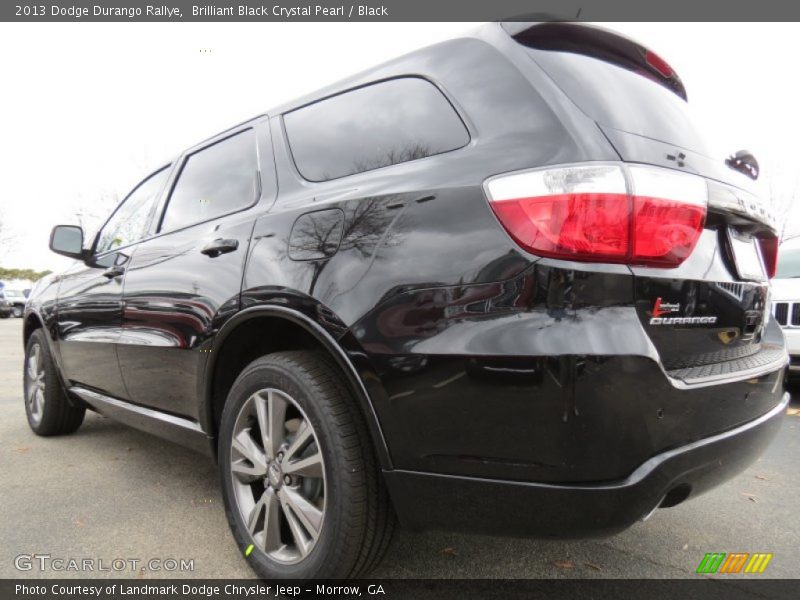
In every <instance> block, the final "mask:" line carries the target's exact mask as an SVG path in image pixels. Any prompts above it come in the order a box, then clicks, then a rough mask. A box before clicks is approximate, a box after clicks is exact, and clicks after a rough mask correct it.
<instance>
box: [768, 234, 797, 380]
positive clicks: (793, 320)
mask: <svg viewBox="0 0 800 600" xmlns="http://www.w3.org/2000/svg"><path fill="white" fill-rule="evenodd" d="M772 315H773V316H774V317H775V320H776V321H777V322H778V324H779V325H780V326H781V329H783V334H784V336H785V337H786V348H787V349H788V351H789V355H790V356H791V363H790V365H789V370H790V371H791V372H792V373H798V372H800V247H798V246H793V247H792V248H785V247H782V248H781V249H780V252H779V254H778V272H777V273H776V274H775V278H774V279H773V280H772Z"/></svg>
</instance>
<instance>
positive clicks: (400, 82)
mask: <svg viewBox="0 0 800 600" xmlns="http://www.w3.org/2000/svg"><path fill="white" fill-rule="evenodd" d="M283 118H284V124H285V128H286V135H287V136H288V138H289V146H290V147H291V151H292V155H293V157H294V160H295V164H296V165H297V169H298V171H300V174H301V175H302V176H303V177H305V178H306V179H308V180H310V181H327V180H329V179H336V178H338V177H344V176H345V175H353V174H355V173H362V172H364V171H370V170H372V169H379V168H381V167H386V166H389V165H394V164H398V163H403V162H408V161H410V160H416V159H418V158H425V157H426V156H432V155H434V154H441V153H443V152H449V151H450V150H455V149H457V148H461V147H462V146H465V145H466V144H467V143H468V142H469V134H468V133H467V129H466V127H465V126H464V123H463V122H462V121H461V118H460V117H459V116H458V114H457V113H456V111H455V109H454V108H453V106H452V105H451V104H450V102H448V100H447V98H445V97H444V95H442V93H441V92H440V91H439V90H438V89H437V88H436V86H434V85H433V84H431V83H430V82H428V81H426V80H424V79H420V78H418V77H403V78H399V79H392V80H389V81H383V82H381V83H376V84H372V85H369V86H366V87H362V88H358V89H356V90H352V91H349V92H345V93H343V94H339V95H338V96H333V97H331V98H326V99H325V100H320V101H319V102H316V103H314V104H311V105H309V106H304V107H303V108H299V109H297V110H295V111H292V112H290V113H287V114H286V115H284V117H283Z"/></svg>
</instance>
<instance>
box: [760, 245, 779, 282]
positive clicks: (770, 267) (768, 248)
mask: <svg viewBox="0 0 800 600" xmlns="http://www.w3.org/2000/svg"><path fill="white" fill-rule="evenodd" d="M758 245H759V247H760V248H761V260H763V261H764V270H765V271H766V272H767V277H769V278H770V279H772V278H773V277H775V273H776V272H777V271H778V238H777V237H774V236H771V237H762V238H758Z"/></svg>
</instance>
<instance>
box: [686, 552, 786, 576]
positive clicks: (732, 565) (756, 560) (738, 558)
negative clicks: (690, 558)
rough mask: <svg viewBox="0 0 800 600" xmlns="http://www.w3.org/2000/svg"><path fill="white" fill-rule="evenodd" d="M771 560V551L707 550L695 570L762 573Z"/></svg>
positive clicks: (708, 572)
mask: <svg viewBox="0 0 800 600" xmlns="http://www.w3.org/2000/svg"><path fill="white" fill-rule="evenodd" d="M771 560H772V553H771V552H770V553H766V552H754V553H753V554H750V553H749V552H732V553H730V554H726V553H725V552H708V553H706V555H705V556H704V557H703V560H701V561H700V564H699V565H698V566H697V572H698V573H701V574H713V573H718V574H723V573H725V574H728V575H733V574H736V573H763V572H764V570H765V569H766V568H767V565H768V564H769V561H771Z"/></svg>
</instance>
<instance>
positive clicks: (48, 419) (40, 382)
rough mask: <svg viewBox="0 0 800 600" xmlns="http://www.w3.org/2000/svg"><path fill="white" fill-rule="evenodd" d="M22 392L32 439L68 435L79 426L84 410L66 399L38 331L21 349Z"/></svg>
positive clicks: (42, 338)
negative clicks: (39, 436)
mask: <svg viewBox="0 0 800 600" xmlns="http://www.w3.org/2000/svg"><path fill="white" fill-rule="evenodd" d="M23 390H24V392H25V414H26V415H27V417H28V425H30V427H31V429H32V430H33V432H34V433H35V434H36V435H41V436H52V435H62V434H66V433H72V432H73V431H75V430H76V429H78V427H80V426H81V423H83V417H84V415H85V414H86V408H85V407H83V406H77V405H74V404H72V402H71V401H70V400H69V398H68V397H67V393H66V391H65V390H64V386H63V385H62V384H61V380H60V379H59V377H58V373H57V372H56V366H55V364H53V359H52V357H51V356H50V350H49V347H48V345H47V339H46V337H45V333H44V331H43V330H41V329H37V330H36V331H34V332H33V334H32V335H31V337H30V339H29V340H28V344H27V346H26V348H25V363H24V365H23Z"/></svg>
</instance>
